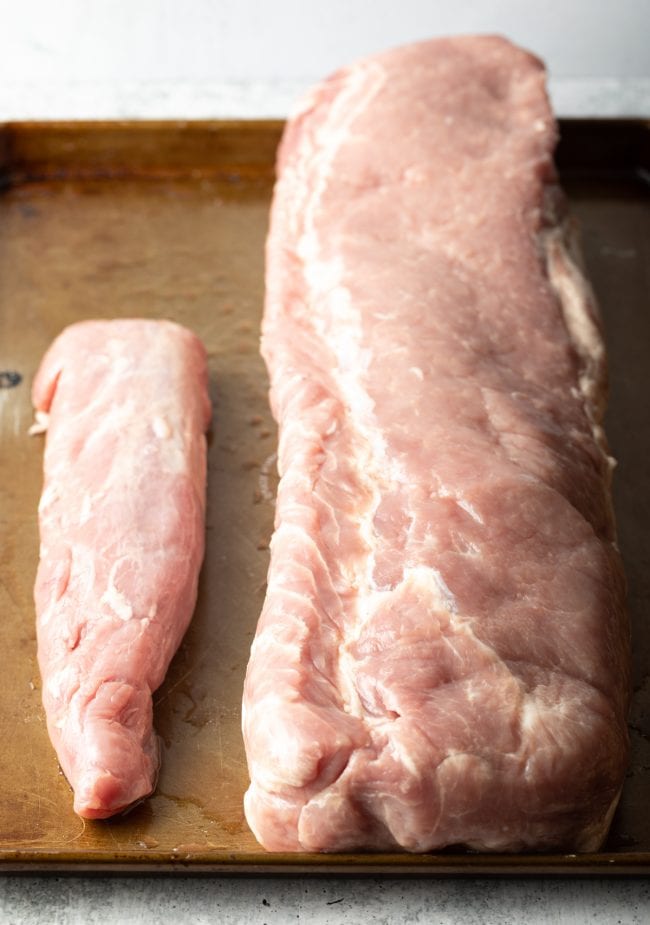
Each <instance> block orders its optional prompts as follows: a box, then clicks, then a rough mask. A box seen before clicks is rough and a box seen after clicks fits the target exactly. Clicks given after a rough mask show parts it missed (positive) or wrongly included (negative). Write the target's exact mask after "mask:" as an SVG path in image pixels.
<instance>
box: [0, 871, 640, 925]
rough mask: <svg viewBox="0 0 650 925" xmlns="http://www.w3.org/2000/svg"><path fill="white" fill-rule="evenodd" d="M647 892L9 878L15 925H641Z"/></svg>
mask: <svg viewBox="0 0 650 925" xmlns="http://www.w3.org/2000/svg"><path fill="white" fill-rule="evenodd" d="M648 921H650V882H648V880H646V879H643V878H635V879H619V880H613V879H610V880H595V879H581V880H558V879H524V880H519V879H504V878H495V879H486V878H483V879H478V880H474V879H471V880H466V879H423V878H393V877H381V878H380V877H369V878H365V879H360V878H355V877H348V878H344V877H327V878H314V877H293V878H279V877H278V878H273V879H271V878H269V877H255V878H253V877H218V876H214V877H198V878H188V877H179V876H171V877H164V876H161V877H129V878H125V877H88V878H81V877H50V878H47V877H43V878H41V877H4V878H0V922H2V923H12V925H13V923H16V925H35V923H39V925H40V923H43V925H59V923H61V925H63V923H65V925H104V923H108V922H110V923H113V922H115V923H119V925H131V923H137V925H141V923H147V925H163V923H174V925H186V923H187V925H203V923H205V925H207V923H217V925H231V923H232V925H292V923H303V922H304V923H310V925H357V923H359V925H361V923H364V925H365V923H373V925H397V923H401V922H404V923H409V925H410V923H412V925H416V923H421V925H429V923H431V925H434V923H435V925H451V923H457V922H458V923H460V922H462V925H497V923H498V925H582V923H586V922H589V923H591V925H645V923H647V922H648Z"/></svg>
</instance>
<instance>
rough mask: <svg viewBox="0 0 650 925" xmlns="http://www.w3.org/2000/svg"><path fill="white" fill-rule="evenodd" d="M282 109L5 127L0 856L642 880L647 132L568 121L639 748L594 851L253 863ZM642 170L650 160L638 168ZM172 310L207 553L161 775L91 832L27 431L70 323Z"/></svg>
mask: <svg viewBox="0 0 650 925" xmlns="http://www.w3.org/2000/svg"><path fill="white" fill-rule="evenodd" d="M280 130H281V126H280V124H279V123H269V122H265V123H259V122H251V123H234V122H231V123H132V124H129V123H85V124H54V123H51V124H40V125H38V124H13V125H7V126H4V127H0V180H1V190H0V612H1V615H2V617H1V619H0V666H1V681H2V706H1V707H0V782H1V783H0V869H4V870H12V871H21V870H22V871H29V872H36V871H44V870H45V871H47V870H52V871H58V872H62V871H64V872H82V871H91V870H100V871H105V872H107V871H116V872H117V871H120V872H124V871H160V872H170V871H182V872H185V873H187V872H191V871H196V872H229V873H233V872H236V871H242V872H261V873H271V872H274V873H282V872H287V873H290V872H297V871H305V872H311V873H319V872H322V873H327V872H331V871H339V872H353V873H363V872H368V873H376V872H380V871H385V872H391V873H418V874H424V875H432V874H472V875H477V874H483V873H496V874H498V873H504V874H516V873H522V874H529V873H555V874H584V873H587V874H597V875H603V874H606V873H611V874H629V873H648V872H650V808H649V806H650V801H649V800H648V793H649V788H650V632H649V630H648V626H647V623H648V611H649V606H648V603H649V598H650V585H649V583H648V576H649V575H650V559H649V557H650V552H649V550H650V546H649V545H648V542H647V527H648V523H649V522H650V517H649V516H648V515H649V501H650V486H649V473H650V470H649V468H648V465H647V460H648V459H649V458H650V402H649V401H648V379H647V369H648V346H649V344H650V312H649V306H650V299H649V295H650V279H649V276H648V267H650V259H649V258H650V253H649V250H650V214H649V210H648V199H647V181H648V176H649V175H648V173H647V171H648V170H649V169H650V157H649V153H648V152H649V149H650V131H649V129H648V125H647V124H644V123H642V122H639V121H624V122H621V121H605V122H602V121H601V122H593V121H569V122H564V123H563V125H562V134H563V140H562V146H561V149H560V163H561V166H562V170H563V177H564V181H565V185H566V188H567V190H568V192H569V195H570V198H571V200H572V203H573V207H574V211H575V213H576V214H577V216H578V217H579V219H580V221H581V223H582V226H583V237H584V246H585V252H586V258H587V263H588V268H589V272H590V275H591V278H592V280H593V282H594V285H595V288H596V290H597V292H598V295H599V298H600V301H601V304H602V308H603V313H604V317H605V324H606V331H607V339H608V344H609V349H610V364H611V404H610V412H609V418H608V431H609V436H610V440H611V444H612V449H613V452H614V454H615V455H616V456H617V457H618V459H619V467H618V469H617V472H616V483H615V485H616V507H617V512H618V519H619V526H620V542H621V547H622V550H623V555H624V558H625V563H626V568H627V573H628V578H629V584H630V611H631V615H632V621H633V633H634V658H635V676H634V682H635V700H634V708H633V712H632V717H631V725H632V741H633V748H634V752H633V762H632V766H631V768H630V772H629V775H628V778H627V781H626V785H625V790H624V793H623V797H622V801H621V805H620V809H619V811H618V813H617V816H616V818H615V820H614V825H613V828H612V832H611V835H610V838H609V841H608V843H607V845H606V846H605V848H604V850H603V851H602V852H600V853H598V854H591V855H586V856H584V855H583V856H573V855H552V856H549V855H543V856H535V855H520V856H488V855H479V854H470V853H467V852H462V851H451V852H442V853H440V854H435V855H424V856H419V857H413V856H409V855H393V854H391V855H371V854H366V855H363V854H354V855H326V856H322V855H321V856H317V855H292V854H277V855H271V854H267V853H265V852H264V851H263V850H262V849H261V848H260V847H259V846H258V845H257V843H256V842H255V839H254V838H253V836H252V834H251V833H250V832H249V830H248V828H247V826H246V822H245V820H244V815H243V811H242V796H243V793H244V790H245V787H246V783H247V778H246V765H245V759H244V751H243V746H242V741H241V734H240V695H241V689H242V683H243V678H244V672H245V667H246V661H247V657H248V650H249V646H250V643H251V639H252V636H253V632H254V629H255V624H256V620H257V617H258V614H259V611H260V607H261V604H262V599H263V595H264V583H265V575H266V569H267V563H268V542H269V537H270V533H271V528H272V520H273V493H274V489H275V468H274V463H275V456H274V451H275V441H276V431H275V427H274V424H273V422H272V419H271V417H270V414H269V410H268V405H267V394H266V393H267V380H266V375H265V371H264V368H263V365H262V362H261V360H260V358H259V355H258V331H259V322H260V314H261V309H262V297H263V244H264V238H265V234H266V227H267V217H268V209H269V203H270V195H271V189H272V175H273V160H274V153H275V149H276V145H277V141H278V138H279V134H280ZM644 171H645V172H644ZM134 315H137V316H145V317H164V318H172V319H175V320H177V321H179V322H181V323H183V324H186V325H188V326H189V327H191V328H193V329H194V330H195V331H196V332H197V334H199V335H200V337H201V338H202V339H203V340H204V342H205V344H206V345H207V348H208V352H209V357H210V373H211V391H212V399H213V403H214V419H213V425H212V433H211V437H210V449H209V485H208V517H207V552H206V558H205V564H204V568H203V571H202V575H201V583H200V592H199V600H198V606H197V609H196V614H195V616H194V620H193V622H192V625H191V628H190V629H189V631H188V633H187V635H186V638H185V640H184V642H183V644H182V645H181V648H180V650H179V652H178V654H177V656H176V658H175V659H174V661H173V663H172V666H171V669H170V671H169V674H168V677H167V679H166V681H165V683H164V684H163V686H162V687H161V688H160V690H159V691H158V692H157V693H156V695H155V722H156V727H157V730H158V732H159V733H160V736H161V740H162V769H161V773H160V778H159V781H158V787H157V790H156V792H155V794H154V795H153V796H152V797H151V798H150V799H149V800H147V801H146V802H144V803H143V804H141V805H140V806H139V807H138V808H136V809H135V810H134V811H133V812H131V813H130V814H129V815H126V816H124V817H120V818H117V819H114V820H112V821H110V822H85V823H84V822H82V820H81V819H79V818H77V817H76V816H75V815H74V813H73V812H72V799H71V792H70V789H69V787H68V784H67V782H66V780H65V779H64V777H63V775H62V773H61V771H60V770H59V767H58V764H57V761H56V758H55V755H54V752H53V750H52V748H51V746H50V744H49V741H48V738H47V734H46V730H45V724H44V719H43V712H42V709H41V692H40V680H39V675H38V670H37V666H36V660H35V631H34V612H33V603H32V587H33V582H34V575H35V570H36V565H37V554H38V533H37V518H36V509H37V504H38V499H39V493H40V487H41V465H42V438H38V437H29V436H28V434H27V431H28V428H29V425H30V422H31V419H32V414H31V407H30V396H29V390H30V384H31V380H32V377H33V375H34V373H35V371H36V368H37V365H38V362H39V359H40V357H41V355H42V354H43V351H44V350H45V348H46V347H47V345H48V344H49V343H50V341H51V340H52V338H53V337H54V336H55V335H56V334H57V333H58V332H59V331H60V330H61V328H63V327H64V326H65V325H67V324H69V323H71V322H73V321H76V320H78V319H82V318H91V317H111V316H134Z"/></svg>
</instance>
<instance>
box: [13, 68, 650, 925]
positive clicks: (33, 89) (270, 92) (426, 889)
mask: <svg viewBox="0 0 650 925" xmlns="http://www.w3.org/2000/svg"><path fill="white" fill-rule="evenodd" d="M302 88H303V85H302V83H301V82H300V81H295V80H291V81H284V82H275V83H274V84H270V83H255V82H235V83H230V84H223V83H219V84H205V83H202V84H197V83H194V84H191V83H183V82H173V81H172V82H168V83H165V82H157V83H156V82H154V83H149V84H147V83H141V82H140V83H137V84H130V83H128V82H127V83H119V82H111V83H106V84H102V83H97V82H95V83H94V84H93V83H84V84H83V85H82V84H74V83H68V84H66V85H65V86H64V85H50V86H49V87H45V86H44V85H43V84H42V83H41V84H38V85H37V84H34V85H30V84H29V82H23V83H20V84H16V83H14V84H12V83H11V82H8V83H4V84H2V85H1V86H0V121H7V120H12V119H40V118H50V119H52V118H178V117H181V118H261V117H276V116H284V115H286V113H287V111H288V110H289V108H290V106H291V104H292V101H293V100H294V99H295V98H296V96H297V95H298V94H299V92H300V91H301V90H302ZM552 95H553V99H554V103H555V108H556V111H557V112H558V113H559V114H561V115H609V116H612V115H621V116H623V115H626V116H627V115H633V116H646V117H648V116H650V79H645V78H643V79H634V80H624V81H623V80H595V79H589V80H567V79H564V80H558V81H554V82H552ZM112 922H116V923H121V925H128V923H167V922H170V923H172V922H173V923H176V925H183V923H192V925H200V923H208V922H209V923H212V922H217V923H244V925H285V923H295V922H298V923H299V922H310V923H314V925H351V923H377V925H381V923H391V925H392V923H399V922H412V923H436V925H446V923H456V922H462V923H463V925H491V923H502V925H508V923H513V925H524V923H525V925H538V923H539V925H542V923H576V925H577V923H583V922H590V923H593V925H601V923H602V925H612V923H619V925H632V923H638V925H641V923H646V922H650V882H649V881H648V880H646V879H645V878H627V879H626V878H618V879H615V878H612V879H607V880H598V879H588V878H583V879H551V878H547V879H544V878H534V879H531V878H527V879H514V878H493V879H444V878H440V879H426V878H421V877H418V878H401V879H399V878H392V877H381V878H379V877H368V878H363V879H361V878H353V877H340V876H336V877H334V876H331V877H323V878H313V877H312V878H307V877H292V878H286V877H276V878H269V877H231V876H212V877H196V878H190V877H180V876H164V875H161V876H157V877H151V876H147V877H140V876H138V877H136V876H134V877H129V878H125V877H98V876H93V877H76V876H75V877H36V876H12V875H6V876H3V877H0V923H16V925H33V923H48V925H57V923H70V925H75V923H79V925H103V923H112Z"/></svg>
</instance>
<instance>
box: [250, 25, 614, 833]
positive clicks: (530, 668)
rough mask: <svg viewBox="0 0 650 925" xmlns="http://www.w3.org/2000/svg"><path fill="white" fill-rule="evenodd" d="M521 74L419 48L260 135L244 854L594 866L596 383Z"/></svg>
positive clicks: (603, 701) (603, 515) (598, 648)
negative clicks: (280, 132)
mask: <svg viewBox="0 0 650 925" xmlns="http://www.w3.org/2000/svg"><path fill="white" fill-rule="evenodd" d="M544 79H545V75H544V69H543V66H542V64H541V63H540V62H539V61H538V60H537V59H535V58H533V57H532V56H531V55H529V54H527V53H526V52H524V51H522V50H520V49H518V48H516V47H514V46H513V45H511V44H510V43H509V42H507V41H505V40H503V39H500V38H497V37H458V38H452V39H445V40H434V41H430V42H424V43H420V44H415V45H412V46H409V47H405V48H401V49H397V50H394V51H390V52H388V53H386V54H383V55H380V56H378V57H375V58H371V59H369V60H366V61H362V62H361V63H359V64H357V65H356V66H353V67H351V68H349V69H347V70H343V71H341V72H339V73H337V74H335V75H334V76H333V77H332V78H331V79H329V80H327V81H326V82H324V83H323V84H321V85H320V86H318V87H316V88H315V90H314V91H313V93H311V95H309V96H308V98H307V99H306V100H305V102H304V104H303V106H302V109H301V110H300V111H299V112H298V113H297V114H296V116H295V117H294V118H293V119H292V120H290V121H289V123H288V125H287V128H286V132H285V135H284V139H283V142H282V146H281V150H280V153H279V161H278V173H279V175H278V182H277V186H276V191H275V197H274V204H273V210H272V219H271V229H270V235H269V239H268V246H267V300H266V309H265V316H264V323H263V342H262V345H263V354H264V357H265V359H266V361H267V364H268V368H269V371H270V376H271V402H272V406H273V410H274V413H275V416H276V417H277V420H278V422H279V425H280V443H279V470H280V474H281V481H280V486H279V491H278V498H277V515H276V530H275V534H274V536H273V540H272V545H271V565H270V571H269V577H268V591H267V596H266V601H265V604H264V608H263V612H262V615H261V618H260V622H259V627H258V630H257V635H256V638H255V640H254V643H253V646H252V652H251V658H250V663H249V668H248V674H247V679H246V686H245V692H244V718H243V728H244V736H245V741H246V747H247V756H248V763H249V770H250V776H251V784H250V788H249V790H248V792H247V794H246V798H245V809H246V814H247V818H248V821H249V823H250V825H251V827H252V829H253V831H254V833H255V834H256V836H257V838H258V839H259V840H260V841H261V842H262V844H263V845H265V846H266V847H267V848H269V849H272V850H289V851H291V850H308V851H349V850H352V849H359V848H364V849H373V850H386V849H387V850H391V849H395V848H401V849H406V850H409V851H429V850H432V849H439V848H441V847H443V846H446V845H453V844H462V845H465V846H469V847H471V848H473V849H479V850H485V851H518V850H524V849H526V850H545V849H551V848H553V849H557V848H564V849H571V850H576V849H577V850H590V849H595V848H596V847H597V846H598V845H599V844H600V843H601V841H602V840H603V838H604V835H605V833H606V831H607V828H608V825H609V821H610V819H611V814H612V812H613V808H614V806H615V805H616V801H617V799H618V795H619V792H620V789H621V785H622V781H623V777H624V773H625V768H626V762H627V751H628V740H627V731H626V713H627V706H628V690H629V662H628V643H629V641H628V626H627V622H626V617H625V612H624V580H623V576H622V569H621V563H620V561H619V555H618V553H617V551H616V546H615V539H614V523H613V516H612V509H611V503H610V470H611V460H610V459H609V457H608V455H607V451H606V445H605V441H604V437H603V433H602V430H601V418H602V412H603V398H604V388H605V381H604V380H605V360H604V351H603V344H602V340H601V336H600V332H599V323H598V319H597V315H596V312H595V308H594V304H593V300H592V296H591V293H590V290H589V287H588V285H587V283H586V282H585V279H584V277H583V275H582V272H581V270H580V269H579V264H578V263H577V262H576V257H575V254H574V241H573V234H572V230H571V225H570V223H569V221H568V220H567V218H566V216H565V214H564V211H563V203H562V197H561V194H560V193H559V190H558V187H557V181H556V175H555V172H554V169H553V164H552V154H553V149H554V145H555V141H556V128H555V124H554V121H553V118H552V114H551V112H550V110H549V105H548V101H547V98H546V93H545V87H544Z"/></svg>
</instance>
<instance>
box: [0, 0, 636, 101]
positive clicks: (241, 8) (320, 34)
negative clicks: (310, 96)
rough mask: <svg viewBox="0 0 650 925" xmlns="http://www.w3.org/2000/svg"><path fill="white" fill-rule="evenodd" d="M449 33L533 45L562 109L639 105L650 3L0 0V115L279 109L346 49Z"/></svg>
mask: <svg viewBox="0 0 650 925" xmlns="http://www.w3.org/2000/svg"><path fill="white" fill-rule="evenodd" d="M453 32H501V33H504V34H506V35H508V36H510V37H511V38H512V39H513V40H515V41H516V42H518V43H520V44H522V45H524V46H526V47H527V48H530V49H531V50H532V51H534V52H536V53H537V54H539V55H540V56H542V57H543V58H544V59H545V60H546V62H547V64H548V67H549V71H550V74H551V88H552V91H553V98H554V102H555V105H556V108H557V110H558V112H560V113H561V114H563V115H569V114H576V113H580V112H584V113H589V114H598V113H600V114H617V113H618V114H624V113H625V114H630V115H631V114H649V113H650V0H615V2H612V0H320V2H314V0H273V2H267V0H58V2H52V0H23V2H20V0H18V2H16V0H0V119H21V118H66V117H73V118H74V117H86V118H93V117H94V118H97V117H106V118H111V117H120V116H123V117H138V116H143V117H147V116H150V117H151V116H158V117H176V116H178V117H189V118H191V117H195V118H196V117H210V116H215V117H219V116H237V115H240V116H252V117H254V116H282V115H285V114H286V112H287V110H288V109H289V107H290V106H291V104H292V101H293V100H294V99H295V97H296V95H297V94H298V93H299V92H300V91H301V90H302V89H303V88H304V87H306V86H307V85H308V84H310V83H311V82H312V81H313V80H315V79H318V78H319V77H322V76H324V75H325V74H327V73H329V72H330V71H332V70H334V69H336V68H337V67H339V66H340V65H342V64H345V63H349V62H350V61H352V60H354V59H355V58H356V57H359V56H361V55H365V54H368V53H371V52H373V51H378V50H379V49H382V48H385V47H388V46H390V45H395V44H399V43H401V42H407V41H412V40H416V39H422V38H426V37H428V36H432V35H443V34H445V33H453Z"/></svg>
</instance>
